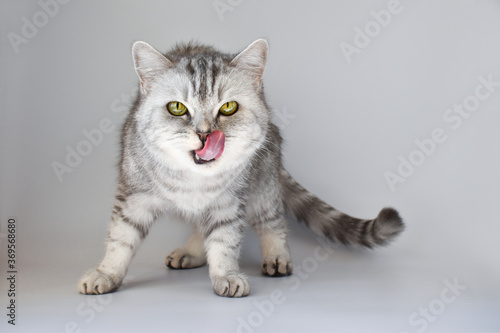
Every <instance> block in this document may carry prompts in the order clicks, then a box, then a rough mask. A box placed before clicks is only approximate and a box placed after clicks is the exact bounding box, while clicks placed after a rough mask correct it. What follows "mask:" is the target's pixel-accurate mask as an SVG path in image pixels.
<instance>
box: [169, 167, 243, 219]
mask: <svg viewBox="0 0 500 333" xmlns="http://www.w3.org/2000/svg"><path fill="white" fill-rule="evenodd" d="M242 178H243V177H242V175H241V174H235V173H231V172H229V171H228V172H220V173H216V174H211V175H205V174H197V173H192V172H184V173H181V174H179V175H177V177H166V178H165V180H164V182H162V183H160V184H159V190H160V191H161V193H162V196H163V197H164V198H165V199H166V200H167V201H168V203H169V206H170V207H169V208H172V209H174V210H176V211H177V212H180V213H182V214H183V215H188V216H193V217H195V216H201V215H206V214H207V212H210V213H211V214H216V213H217V212H220V211H223V210H227V209H229V208H230V207H232V206H234V205H235V204H237V202H238V201H239V199H238V195H237V192H238V190H239V189H240V188H241V186H242V185H243V183H242V181H241V180H242Z"/></svg>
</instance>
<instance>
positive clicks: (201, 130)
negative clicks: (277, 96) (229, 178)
mask: <svg viewBox="0 0 500 333" xmlns="http://www.w3.org/2000/svg"><path fill="white" fill-rule="evenodd" d="M268 49H269V46H268V43H267V41H266V40H264V39H259V40H256V41H255V42H253V43H252V44H250V45H249V46H248V47H247V48H246V49H245V50H243V51H242V52H241V53H239V54H237V55H229V54H224V53H220V52H218V51H216V50H214V49H213V48H211V47H207V46H200V45H196V44H186V45H180V46H177V47H175V48H174V49H173V50H172V51H171V52H168V53H167V54H166V55H163V54H161V53H160V52H158V51H157V50H155V49H154V48H153V47H152V46H150V45H149V44H147V43H145V42H141V41H139V42H135V43H134V45H133V47H132V54H133V59H134V66H135V70H136V72H137V74H138V76H139V80H140V86H141V89H140V98H139V106H138V108H137V109H136V110H135V114H134V116H135V117H136V122H137V130H138V132H139V134H140V136H141V138H142V139H143V140H147V142H148V144H153V145H154V146H155V147H156V148H157V149H156V151H159V152H160V155H162V156H161V158H163V159H165V160H166V161H167V163H168V164H169V165H170V166H171V167H173V168H176V169H189V170H193V171H195V172H197V171H199V172H209V171H220V170H221V169H226V168H233V167H238V166H241V165H242V164H243V163H246V161H248V159H249V158H250V157H251V156H252V155H253V154H254V153H255V152H256V150H257V149H258V148H259V147H260V146H261V145H262V143H263V142H264V140H265V137H266V132H267V128H268V124H269V117H270V115H269V111H268V109H267V107H266V104H265V101H264V98H263V88H262V74H263V72H264V68H265V65H266V60H267V53H268Z"/></svg>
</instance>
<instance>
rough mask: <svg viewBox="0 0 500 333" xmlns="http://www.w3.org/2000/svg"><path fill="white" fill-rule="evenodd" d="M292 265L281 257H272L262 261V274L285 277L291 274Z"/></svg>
mask: <svg viewBox="0 0 500 333" xmlns="http://www.w3.org/2000/svg"><path fill="white" fill-rule="evenodd" d="M292 269H293V266H292V263H291V262H290V260H288V259H286V258H284V257H282V256H272V257H267V258H265V259H264V262H263V263H262V274H264V275H269V276H273V277H279V276H287V275H290V274H292Z"/></svg>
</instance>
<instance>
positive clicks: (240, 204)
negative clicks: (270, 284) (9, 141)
mask: <svg viewBox="0 0 500 333" xmlns="http://www.w3.org/2000/svg"><path fill="white" fill-rule="evenodd" d="M268 52H269V45H268V42H267V41H266V40H265V39H258V40H256V41H254V42H253V43H251V44H250V45H249V46H248V47H247V48H246V49H244V50H243V51H242V52H240V53H238V54H226V53H222V52H219V51H217V50H215V49H214V48H213V47H210V46H204V45H200V44H197V43H192V42H191V43H187V44H179V45H176V46H175V47H174V48H173V49H172V50H171V51H170V52H168V53H166V54H165V55H164V54H162V53H160V52H159V51H157V50H156V49H155V48H153V47H152V46H150V45H149V44H147V43H146V42H142V41H137V42H135V43H134V44H133V46H132V55H133V61H134V67H135V71H136V72H137V75H138V77H139V86H140V91H139V94H138V97H137V100H136V102H135V104H134V106H133V107H132V108H131V111H130V113H129V115H128V117H127V119H126V121H125V124H124V126H123V130H122V137H121V159H120V164H119V180H118V188H117V192H116V199H115V204H114V207H113V212H112V216H111V223H110V226H109V233H108V236H107V240H106V253H105V256H104V258H103V260H102V261H101V262H100V264H99V266H98V267H97V268H96V269H94V270H91V271H89V272H88V273H86V274H85V275H84V276H83V277H82V278H81V280H80V282H79V286H78V289H79V291H80V293H82V294H103V293H109V292H113V291H115V290H116V289H117V288H118V287H119V286H120V284H121V282H122V280H123V278H124V276H125V274H126V272H127V269H128V266H129V264H130V261H131V259H132V257H133V256H134V254H135V252H136V250H137V248H138V247H139V245H140V244H141V242H142V241H143V239H144V238H145V237H146V236H147V234H148V231H149V229H150V227H151V225H152V223H153V221H154V220H155V218H156V217H157V216H158V215H160V214H163V213H171V214H176V215H178V216H180V217H182V218H183V219H184V220H185V221H186V222H188V223H189V224H191V225H192V226H193V233H192V235H191V236H190V238H189V240H188V241H187V243H186V244H185V245H184V246H183V247H181V248H179V249H176V250H174V251H173V252H172V253H170V254H169V255H168V256H167V257H166V265H167V266H168V267H169V268H171V269H183V268H194V267H199V266H202V265H205V264H206V263H208V267H209V274H210V278H211V282H212V287H213V290H214V291H215V293H216V294H217V295H220V296H227V297H242V296H246V295H248V294H249V292H250V286H249V284H248V280H247V278H246V277H245V275H244V274H242V273H240V271H239V267H238V256H239V251H240V247H241V239H242V233H243V231H244V229H245V227H246V226H247V225H250V226H251V227H252V228H253V229H254V230H255V231H256V233H257V235H258V236H259V238H260V247H261V252H262V256H263V263H262V266H261V270H262V273H263V274H264V275H268V276H286V275H289V274H291V273H292V263H291V259H290V251H289V248H288V243H287V230H288V228H287V221H286V220H285V217H284V213H285V210H287V211H289V212H291V213H292V214H293V215H294V216H295V217H296V218H297V219H298V220H301V221H304V222H305V224H306V225H307V226H309V227H310V228H311V229H312V230H313V231H314V232H315V233H317V234H319V235H324V236H326V237H328V238H329V239H331V240H333V241H337V242H340V243H343V244H353V245H361V246H364V247H368V248H371V247H373V246H377V245H385V244H387V243H388V242H389V241H390V240H392V239H393V238H394V237H395V236H396V235H398V234H399V233H401V231H402V230H403V229H404V224H403V221H402V219H401V217H400V216H399V214H398V212H397V211H396V210H394V209H392V208H384V209H382V210H381V211H380V213H379V214H378V216H377V218H375V219H373V220H362V219H358V218H354V217H351V216H348V215H346V214H344V213H342V212H340V211H338V210H336V209H335V208H333V207H331V206H330V205H328V204H326V203H325V202H323V201H322V200H320V199H319V198H318V197H316V196H315V195H313V194H311V193H310V192H308V191H307V190H305V189H304V188H303V187H302V186H301V185H299V184H298V183H297V182H296V181H295V180H294V179H293V178H292V177H291V176H290V174H289V173H288V172H287V171H286V170H285V169H284V167H283V164H282V160H281V154H282V152H281V149H282V148H281V143H282V138H281V136H280V133H279V130H278V128H277V126H276V125H274V124H273V123H272V122H271V120H270V116H271V113H270V109H269V107H268V105H267V103H266V101H265V98H264V91H263V84H262V75H263V73H264V69H265V67H266V61H267V56H268Z"/></svg>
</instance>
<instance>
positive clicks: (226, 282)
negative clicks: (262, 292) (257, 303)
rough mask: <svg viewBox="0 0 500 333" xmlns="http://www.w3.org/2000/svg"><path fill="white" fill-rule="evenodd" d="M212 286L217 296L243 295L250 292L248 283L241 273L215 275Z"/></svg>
mask: <svg viewBox="0 0 500 333" xmlns="http://www.w3.org/2000/svg"><path fill="white" fill-rule="evenodd" d="M212 286H213V288H214V291H215V293H216V294H217V295H219V296H225V297H244V296H247V295H248V294H249V293H250V284H249V283H248V280H247V278H246V277H245V276H244V275H243V274H233V275H228V276H220V277H215V278H213V279H212Z"/></svg>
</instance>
